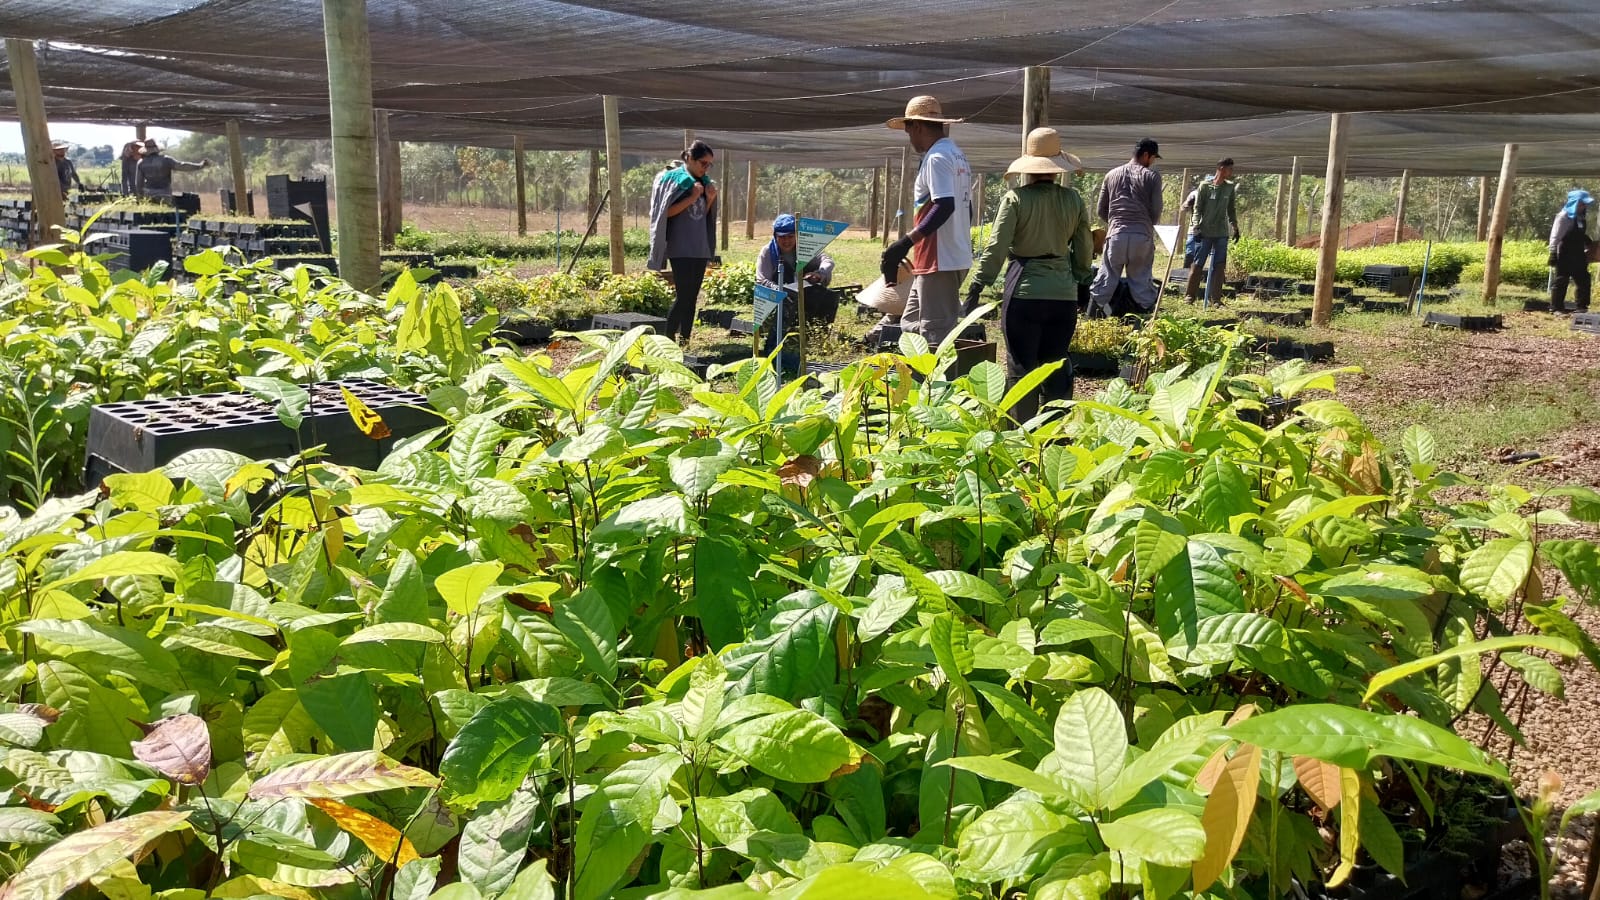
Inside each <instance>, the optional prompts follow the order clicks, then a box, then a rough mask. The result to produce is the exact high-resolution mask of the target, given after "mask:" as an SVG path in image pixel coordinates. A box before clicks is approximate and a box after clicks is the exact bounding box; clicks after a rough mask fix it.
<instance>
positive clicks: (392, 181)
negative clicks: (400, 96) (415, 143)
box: [373, 112, 404, 247]
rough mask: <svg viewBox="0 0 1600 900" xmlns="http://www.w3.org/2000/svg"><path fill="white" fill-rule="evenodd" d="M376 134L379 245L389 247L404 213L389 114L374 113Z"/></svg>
mask: <svg viewBox="0 0 1600 900" xmlns="http://www.w3.org/2000/svg"><path fill="white" fill-rule="evenodd" d="M373 125H374V127H375V128H376V129H377V134H378V221H379V223H380V224H381V226H382V236H383V246H385V247H393V246H394V239H395V238H396V237H398V236H399V235H400V223H401V222H402V221H403V216H404V211H403V209H402V206H403V204H402V201H401V193H402V192H401V182H400V142H399V141H396V140H394V138H393V136H392V135H390V133H389V114H388V113H386V112H380V113H378V114H377V117H376V119H375V121H374V122H373Z"/></svg>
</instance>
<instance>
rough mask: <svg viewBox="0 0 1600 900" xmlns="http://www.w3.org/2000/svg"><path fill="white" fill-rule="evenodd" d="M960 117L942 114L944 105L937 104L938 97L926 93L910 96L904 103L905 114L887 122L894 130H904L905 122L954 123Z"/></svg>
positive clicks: (958, 120)
mask: <svg viewBox="0 0 1600 900" xmlns="http://www.w3.org/2000/svg"><path fill="white" fill-rule="evenodd" d="M960 121H962V120H961V119H952V118H950V117H948V116H946V115H945V114H944V107H942V106H940V105H939V98H937V97H930V96H928V95H926V94H924V95H922V96H921V97H912V98H911V100H910V102H908V103H907V104H906V114H905V115H903V116H895V117H894V118H892V119H890V120H889V121H888V122H886V123H885V124H887V125H888V126H889V127H890V128H893V129H894V130H896V131H904V130H905V128H906V123H907V122H936V123H938V124H940V125H954V124H956V123H957V122H960Z"/></svg>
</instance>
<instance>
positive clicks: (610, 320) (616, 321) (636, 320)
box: [593, 312, 667, 334]
mask: <svg viewBox="0 0 1600 900" xmlns="http://www.w3.org/2000/svg"><path fill="white" fill-rule="evenodd" d="M641 325H643V326H646V327H648V328H650V330H652V331H654V332H655V333H656V334H661V333H662V332H665V331H666V330H667V320H666V319H663V318H662V317H660V316H652V315H647V314H645V313H636V312H618V313H602V314H600V315H597V316H595V317H594V325H593V327H594V328H595V329H597V330H600V331H605V330H612V331H629V330H631V329H634V328H638V327H639V326H641Z"/></svg>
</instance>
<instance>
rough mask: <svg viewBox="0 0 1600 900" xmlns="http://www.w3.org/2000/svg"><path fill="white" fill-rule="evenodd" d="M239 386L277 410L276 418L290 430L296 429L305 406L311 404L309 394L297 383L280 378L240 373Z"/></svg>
mask: <svg viewBox="0 0 1600 900" xmlns="http://www.w3.org/2000/svg"><path fill="white" fill-rule="evenodd" d="M238 380H239V386H240V387H242V388H244V389H245V390H246V391H247V392H249V393H250V394H251V395H253V396H254V397H256V399H258V400H260V401H262V402H263V403H267V404H269V405H271V406H272V407H273V409H274V410H275V411H276V412H277V414H278V418H279V419H280V420H281V421H282V422H283V424H284V426H285V427H287V428H289V429H290V430H298V429H299V428H300V423H301V422H302V421H303V420H304V419H305V414H306V407H308V406H310V405H311V394H309V393H307V391H306V389H305V388H303V387H301V386H300V385H298V384H293V383H291V382H288V381H284V380H283V379H281V378H261V377H256V376H251V375H240V376H239V379H238Z"/></svg>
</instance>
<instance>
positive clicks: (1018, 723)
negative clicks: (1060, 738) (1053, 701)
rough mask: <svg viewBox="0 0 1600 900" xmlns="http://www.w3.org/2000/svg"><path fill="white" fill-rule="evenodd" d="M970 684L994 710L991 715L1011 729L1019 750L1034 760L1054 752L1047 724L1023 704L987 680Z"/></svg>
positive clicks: (1017, 698)
mask: <svg viewBox="0 0 1600 900" xmlns="http://www.w3.org/2000/svg"><path fill="white" fill-rule="evenodd" d="M971 685H972V688H973V689H974V690H976V691H977V692H978V693H979V694H981V695H982V696H983V697H984V699H986V700H988V701H989V703H990V705H991V706H993V707H994V711H995V715H997V716H999V717H1000V719H1001V720H1003V721H1004V722H1005V723H1006V725H1007V726H1009V727H1010V728H1011V733H1012V734H1014V735H1016V737H1017V740H1018V741H1020V742H1022V746H1023V749H1025V750H1027V751H1028V752H1029V753H1030V754H1032V755H1033V756H1034V757H1035V758H1041V757H1043V756H1044V755H1045V754H1047V753H1049V752H1050V751H1051V750H1052V749H1054V744H1052V743H1051V734H1050V725H1049V723H1047V722H1046V721H1045V720H1044V717H1043V716H1041V715H1039V713H1038V712H1036V711H1035V710H1034V709H1033V708H1032V707H1031V706H1029V705H1028V703H1027V701H1025V700H1023V699H1022V698H1021V697H1018V696H1017V695H1016V694H1014V693H1012V692H1011V691H1008V690H1006V689H1005V688H1003V687H1001V686H1000V685H997V684H991V683H989V682H987V681H974V682H972V683H971Z"/></svg>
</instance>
